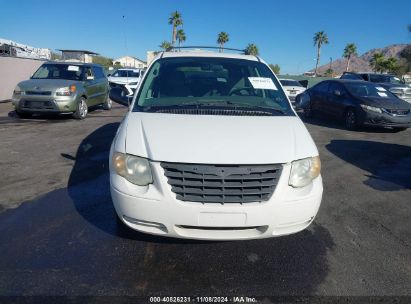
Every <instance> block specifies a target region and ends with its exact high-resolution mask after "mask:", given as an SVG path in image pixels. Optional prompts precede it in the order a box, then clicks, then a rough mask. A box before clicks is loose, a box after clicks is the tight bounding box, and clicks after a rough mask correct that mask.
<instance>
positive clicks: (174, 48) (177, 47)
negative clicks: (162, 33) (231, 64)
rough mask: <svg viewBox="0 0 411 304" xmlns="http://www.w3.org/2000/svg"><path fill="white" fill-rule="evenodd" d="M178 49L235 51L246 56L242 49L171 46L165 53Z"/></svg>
mask: <svg viewBox="0 0 411 304" xmlns="http://www.w3.org/2000/svg"><path fill="white" fill-rule="evenodd" d="M180 49H199V50H201V49H214V50H227V51H236V52H240V53H243V54H246V50H243V49H233V48H226V47H223V48H221V47H219V46H171V47H169V48H168V49H167V52H169V51H173V50H180Z"/></svg>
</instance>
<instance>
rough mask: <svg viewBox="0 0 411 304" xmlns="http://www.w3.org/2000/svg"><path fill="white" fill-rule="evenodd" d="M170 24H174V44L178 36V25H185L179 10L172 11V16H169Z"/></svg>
mask: <svg viewBox="0 0 411 304" xmlns="http://www.w3.org/2000/svg"><path fill="white" fill-rule="evenodd" d="M168 24H171V25H172V26H173V36H172V39H171V45H172V46H174V45H175V43H176V38H177V27H178V26H180V25H183V19H182V17H181V14H180V13H179V12H178V11H175V12H173V13H171V16H170V18H168Z"/></svg>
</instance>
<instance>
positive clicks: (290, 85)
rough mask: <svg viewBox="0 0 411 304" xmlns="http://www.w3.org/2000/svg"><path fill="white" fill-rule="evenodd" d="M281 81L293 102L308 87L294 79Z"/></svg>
mask: <svg viewBox="0 0 411 304" xmlns="http://www.w3.org/2000/svg"><path fill="white" fill-rule="evenodd" d="M280 83H281V85H282V86H283V89H284V90H285V93H286V94H287V96H288V98H289V99H290V101H291V102H292V103H294V101H295V97H296V96H297V95H298V94H301V93H302V92H304V91H305V89H306V88H305V87H304V86H303V85H302V84H301V83H300V82H298V81H297V80H294V79H280Z"/></svg>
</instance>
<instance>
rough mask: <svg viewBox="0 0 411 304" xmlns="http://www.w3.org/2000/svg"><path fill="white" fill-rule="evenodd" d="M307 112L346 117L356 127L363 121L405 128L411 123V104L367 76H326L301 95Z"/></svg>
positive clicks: (299, 99)
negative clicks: (330, 78) (340, 78)
mask: <svg viewBox="0 0 411 304" xmlns="http://www.w3.org/2000/svg"><path fill="white" fill-rule="evenodd" d="M296 102H297V104H301V103H303V105H302V107H303V108H304V114H305V116H307V117H311V116H313V115H314V114H316V113H318V114H322V115H324V116H333V117H337V118H343V119H344V122H345V126H346V128H347V129H349V130H354V129H356V128H358V127H360V126H362V125H370V126H377V127H390V128H393V129H394V130H396V131H401V130H405V129H407V128H409V127H410V126H411V114H410V110H411V105H410V104H409V103H407V102H406V101H404V100H402V99H400V98H398V97H396V96H395V95H394V94H392V93H391V92H390V91H388V90H387V89H385V88H383V87H381V86H380V85H379V84H375V83H370V82H367V81H363V80H326V81H322V82H320V83H318V84H317V85H315V86H313V87H312V88H310V89H308V90H306V91H305V92H304V93H303V94H301V95H299V96H297V101H296Z"/></svg>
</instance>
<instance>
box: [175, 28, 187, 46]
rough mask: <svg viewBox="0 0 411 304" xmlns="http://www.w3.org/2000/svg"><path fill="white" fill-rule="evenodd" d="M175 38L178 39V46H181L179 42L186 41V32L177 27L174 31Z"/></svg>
mask: <svg viewBox="0 0 411 304" xmlns="http://www.w3.org/2000/svg"><path fill="white" fill-rule="evenodd" d="M176 38H177V40H178V46H179V47H180V46H181V43H182V42H184V41H186V38H187V37H186V33H184V30H183V29H179V30H178V31H177V33H176Z"/></svg>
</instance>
